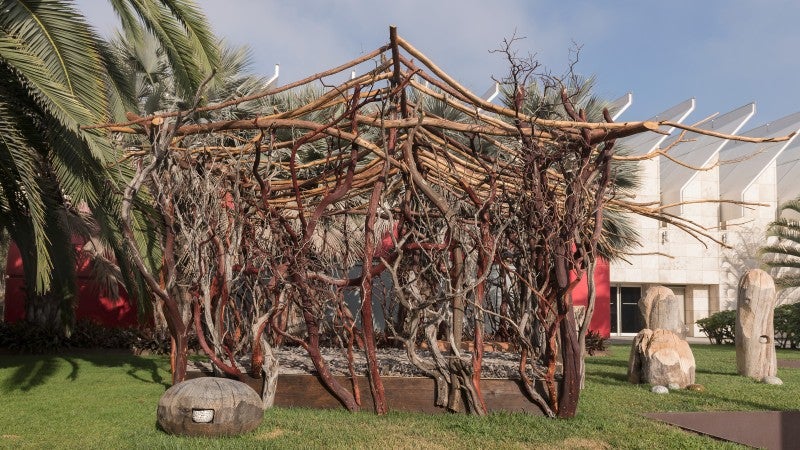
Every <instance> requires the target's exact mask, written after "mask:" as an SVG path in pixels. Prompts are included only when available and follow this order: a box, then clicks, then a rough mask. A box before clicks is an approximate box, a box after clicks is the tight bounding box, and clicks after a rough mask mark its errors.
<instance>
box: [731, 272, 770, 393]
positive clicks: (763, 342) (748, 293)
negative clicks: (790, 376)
mask: <svg viewBox="0 0 800 450" xmlns="http://www.w3.org/2000/svg"><path fill="white" fill-rule="evenodd" d="M775 300H776V293H775V283H774V282H773V281H772V277H771V276H769V274H768V273H766V272H764V271H763V270H760V269H753V270H750V271H748V272H747V273H746V274H744V276H742V279H741V281H740V282H739V296H738V299H737V304H736V368H737V370H738V372H739V374H740V375H744V376H747V377H751V378H755V379H757V380H761V379H763V378H764V377H774V376H775V375H776V374H777V373H778V361H777V359H776V356H775V329H774V327H773V321H774V314H775Z"/></svg>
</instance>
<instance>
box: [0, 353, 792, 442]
mask: <svg viewBox="0 0 800 450" xmlns="http://www.w3.org/2000/svg"><path fill="white" fill-rule="evenodd" d="M693 350H694V355H695V358H696V360H697V366H698V369H697V382H698V383H701V384H703V385H705V386H706V388H707V391H706V392H703V393H697V392H689V391H678V392H671V393H670V394H669V395H656V394H652V393H650V391H649V386H634V385H631V384H629V383H628V382H627V381H626V377H625V370H626V364H627V356H628V349H627V348H626V347H624V346H614V347H611V355H610V356H600V357H591V358H589V359H588V365H587V367H588V372H589V375H588V378H587V387H586V389H585V390H584V391H583V393H582V396H581V403H580V411H579V414H578V417H577V418H575V419H572V420H549V419H545V418H542V417H532V416H527V415H522V414H492V415H490V416H489V417H484V418H479V417H469V416H463V415H453V414H441V415H424V414H411V413H391V414H389V415H387V416H384V417H377V416H374V415H372V414H370V413H359V414H350V413H347V412H344V411H314V410H303V409H279V408H275V409H272V410H269V411H267V412H266V413H265V415H264V422H263V423H262V425H261V426H260V427H259V428H258V429H257V430H256V431H254V432H252V433H249V434H247V435H244V436H240V437H237V438H224V439H190V438H179V437H174V436H168V435H166V434H164V433H162V432H160V431H159V430H158V429H157V428H156V423H155V410H156V405H157V403H158V399H159V397H160V395H161V394H162V393H163V392H164V389H165V388H166V387H167V385H168V382H169V373H168V364H167V361H166V359H165V358H161V357H135V356H130V355H122V354H101V353H86V354H72V355H66V356H65V355H61V356H29V355H24V356H17V355H13V356H11V355H3V356H0V447H3V448H20V447H22V448H374V447H378V446H383V447H386V448H413V449H423V448H591V449H602V448H648V449H650V448H739V447H738V446H736V445H734V444H731V443H726V442H720V441H715V440H713V439H710V438H706V437H703V436H698V435H694V434H690V433H686V432H683V431H680V430H679V429H676V428H673V427H670V426H667V425H664V424H661V423H657V422H653V421H650V420H648V419H645V418H643V417H642V416H641V413H644V412H655V411H712V410H720V411H722V410H787V409H798V408H800V369H779V371H778V376H779V377H781V378H782V379H783V381H784V383H785V384H784V385H783V386H768V385H764V384H759V383H756V382H754V381H751V380H749V379H746V378H743V377H740V376H737V375H736V370H735V355H734V350H733V347H731V346H708V345H702V346H694V347H693ZM778 358H786V359H789V358H791V359H800V352H797V351H784V350H781V351H779V354H778Z"/></svg>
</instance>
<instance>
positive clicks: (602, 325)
mask: <svg viewBox="0 0 800 450" xmlns="http://www.w3.org/2000/svg"><path fill="white" fill-rule="evenodd" d="M609 276H610V268H609V265H608V261H606V260H602V259H601V260H598V261H597V267H596V268H595V271H594V281H595V305H594V315H593V316H592V321H591V322H589V329H590V330H593V331H596V332H598V333H600V335H601V336H603V337H605V338H607V337H609V336H611V282H610V278H609ZM573 279H574V278H573ZM586 279H587V278H586V276H584V277H583V278H581V281H580V282H579V283H578V285H577V286H575V289H573V291H572V301H573V303H574V304H575V305H584V306H585V305H586V301H587V299H588V297H589V287H588V284H587V282H586Z"/></svg>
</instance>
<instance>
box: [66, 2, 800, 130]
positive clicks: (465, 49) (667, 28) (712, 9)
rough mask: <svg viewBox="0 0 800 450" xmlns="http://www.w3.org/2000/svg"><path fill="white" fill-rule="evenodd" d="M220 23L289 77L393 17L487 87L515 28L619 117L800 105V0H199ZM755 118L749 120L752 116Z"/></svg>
mask: <svg viewBox="0 0 800 450" xmlns="http://www.w3.org/2000/svg"><path fill="white" fill-rule="evenodd" d="M77 3H78V5H79V8H80V9H81V10H82V11H84V12H85V13H86V14H87V15H88V16H89V18H90V21H91V22H92V23H93V24H95V26H96V27H97V28H98V29H99V30H100V31H101V32H103V33H108V32H109V31H110V30H111V29H113V27H114V24H115V23H116V22H115V20H114V18H113V14H112V13H111V11H110V9H109V7H108V3H109V2H108V0H79V1H77ZM198 3H199V4H200V5H201V7H202V8H203V10H204V11H205V13H206V14H207V15H208V17H209V19H210V21H211V23H212V26H213V27H214V30H215V32H216V33H217V34H218V35H220V36H223V37H225V38H226V39H227V40H228V41H229V42H231V43H233V44H238V45H243V44H247V45H249V46H250V47H251V49H252V51H253V55H254V63H255V64H254V72H257V73H261V74H264V75H269V74H271V73H272V70H273V66H274V64H276V63H280V65H281V77H280V83H281V84H284V83H288V82H291V81H294V80H297V79H300V78H303V77H305V76H307V75H310V74H312V73H315V72H319V71H322V70H325V69H327V68H330V67H333V66H336V65H339V64H341V63H343V62H345V61H348V60H350V59H353V58H355V57H357V56H359V55H360V54H363V53H365V52H368V51H371V50H373V49H375V48H377V47H379V46H380V45H382V44H384V43H386V42H388V39H389V31H388V29H389V25H396V26H397V27H398V32H399V34H400V35H401V36H403V37H404V38H405V39H406V40H408V41H409V42H411V43H412V45H414V46H415V47H417V48H418V49H419V50H421V51H422V52H423V53H425V54H427V55H428V56H429V57H431V58H432V59H433V60H434V61H435V62H436V63H437V64H438V65H439V66H440V67H442V68H443V69H444V70H446V71H447V72H448V73H449V74H451V75H452V76H454V77H455V78H456V79H458V80H459V81H461V82H462V83H463V84H465V85H466V86H467V87H469V88H470V89H472V90H473V91H475V92H476V93H478V94H480V93H483V92H485V91H486V90H487V89H489V88H490V87H491V85H492V81H491V77H492V76H494V77H497V78H500V77H502V76H503V75H505V74H506V72H507V65H506V64H505V63H504V60H503V58H502V57H501V56H500V55H498V54H492V53H490V50H492V49H497V48H499V47H500V45H501V43H502V41H503V39H504V38H509V37H511V36H512V35H514V34H515V33H516V36H518V37H525V39H524V40H521V41H519V42H518V43H517V45H516V49H517V51H518V53H519V54H520V55H527V54H532V55H535V56H536V57H537V59H538V60H539V61H541V62H542V63H543V64H544V65H546V66H547V67H548V68H549V69H550V70H551V71H552V72H553V73H555V74H560V73H563V72H564V70H565V69H566V67H567V64H568V61H569V51H570V49H571V48H574V44H577V45H579V46H580V47H581V52H580V61H579V62H578V65H577V69H576V71H577V72H578V73H580V74H582V75H594V76H595V77H596V79H597V87H596V91H597V93H598V94H600V95H602V96H604V97H606V98H609V99H613V98H617V97H620V96H622V95H624V94H625V93H626V92H629V91H630V92H633V94H634V102H633V105H632V106H631V108H630V109H629V110H628V111H627V112H626V113H625V115H624V116H623V117H621V119H624V120H643V119H647V118H648V117H650V116H652V115H654V114H656V113H658V112H661V111H662V110H665V109H667V108H668V107H670V106H672V105H674V104H676V103H678V102H680V101H682V100H685V99H687V98H690V97H695V98H696V99H697V108H696V110H695V112H694V113H693V114H692V116H691V117H690V118H689V120H688V121H689V122H692V121H693V120H700V119H702V118H703V117H706V116H708V115H710V114H713V113H715V112H720V113H724V112H726V111H729V110H731V109H733V108H736V107H738V106H741V105H744V104H746V103H749V102H751V101H755V102H756V105H757V113H756V116H755V117H754V118H753V120H752V121H751V122H750V124H752V125H756V124H761V123H765V122H769V121H772V120H775V119H778V118H780V117H783V116H786V115H788V114H791V113H794V112H797V111H800V83H798V80H799V79H800V60H799V59H798V50H799V49H800V26H799V25H800V24H799V23H798V19H800V2H798V1H796V0H791V1H790V0H762V1H756V0H728V1H723V0H699V1H698V0H672V1H670V2H655V1H646V0H639V1H604V2H600V1H573V0H562V1H558V2H555V1H550V2H548V1H544V0H528V1H525V0H514V1H512V0H506V1H503V0H497V1H493V2H489V1H485V0H461V1H435V0H427V1H421V0H404V1H383V0H379V1H357V0H337V1H322V0H308V1H303V0H296V1H267V0H227V1H220V0H200V1H199V2H198ZM747 128H750V127H747Z"/></svg>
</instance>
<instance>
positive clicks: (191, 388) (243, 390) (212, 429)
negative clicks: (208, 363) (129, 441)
mask: <svg viewBox="0 0 800 450" xmlns="http://www.w3.org/2000/svg"><path fill="white" fill-rule="evenodd" d="M263 418H264V409H263V407H262V403H261V397H259V395H258V394H257V393H256V392H255V391H254V390H253V389H252V388H250V386H248V385H246V384H244V383H242V382H240V381H236V380H230V379H227V378H214V377H202V378H195V379H193V380H187V381H184V382H181V383H178V384H176V385H175V386H172V387H171V388H169V389H167V391H166V392H164V394H163V395H162V396H161V399H160V400H159V401H158V425H159V426H160V427H161V428H162V429H163V430H164V431H166V432H167V433H170V434H177V435H182V436H233V435H237V434H242V433H246V432H248V431H252V430H254V429H255V428H257V427H258V425H259V424H260V423H261V420H262V419H263Z"/></svg>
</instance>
